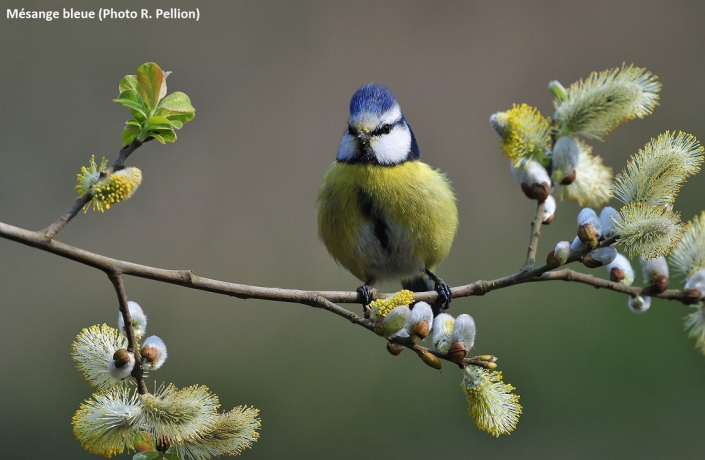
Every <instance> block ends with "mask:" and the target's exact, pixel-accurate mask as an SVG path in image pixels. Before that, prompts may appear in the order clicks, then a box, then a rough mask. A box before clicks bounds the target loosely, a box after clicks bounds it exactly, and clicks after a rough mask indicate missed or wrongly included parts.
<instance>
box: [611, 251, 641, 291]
mask: <svg viewBox="0 0 705 460" xmlns="http://www.w3.org/2000/svg"><path fill="white" fill-rule="evenodd" d="M606 268H607V273H611V272H612V269H613V268H618V269H620V270H622V273H624V279H623V280H622V281H621V282H622V284H626V285H627V286H629V285H631V284H632V283H633V282H634V269H633V268H632V264H631V263H630V262H629V259H627V258H626V257H625V256H623V255H622V254H619V253H617V256H616V257H615V258H614V260H613V261H612V262H611V263H609V264H608V265H606Z"/></svg>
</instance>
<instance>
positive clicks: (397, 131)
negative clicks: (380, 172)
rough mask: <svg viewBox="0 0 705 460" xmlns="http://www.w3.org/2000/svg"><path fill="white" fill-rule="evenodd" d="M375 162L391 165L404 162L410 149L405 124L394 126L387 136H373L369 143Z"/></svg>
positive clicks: (409, 137)
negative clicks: (375, 158)
mask: <svg viewBox="0 0 705 460" xmlns="http://www.w3.org/2000/svg"><path fill="white" fill-rule="evenodd" d="M370 147H372V150H374V153H375V156H376V157H377V161H379V162H380V163H382V164H387V165H392V164H397V163H401V162H402V161H404V160H406V157H407V156H408V155H409V150H410V149H411V134H410V133H409V128H407V126H406V125H405V124H401V125H396V126H394V128H393V129H392V131H391V132H390V133H389V134H382V135H381V136H375V137H373V138H372V141H371V142H370Z"/></svg>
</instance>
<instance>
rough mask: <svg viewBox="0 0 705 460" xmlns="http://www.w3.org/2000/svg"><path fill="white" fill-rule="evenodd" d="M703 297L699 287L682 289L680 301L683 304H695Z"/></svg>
mask: <svg viewBox="0 0 705 460" xmlns="http://www.w3.org/2000/svg"><path fill="white" fill-rule="evenodd" d="M702 299H703V293H702V291H700V290H699V289H694V288H691V289H684V290H683V295H682V296H681V302H683V303H684V304H685V305H695V304H696V303H699V302H700V301H701V300H702Z"/></svg>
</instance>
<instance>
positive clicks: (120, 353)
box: [113, 348, 134, 369]
mask: <svg viewBox="0 0 705 460" xmlns="http://www.w3.org/2000/svg"><path fill="white" fill-rule="evenodd" d="M130 358H132V355H131V354H130V353H128V351H127V350H125V349H124V348H120V349H119V350H117V351H116V352H115V353H113V361H115V367H117V368H118V369H122V368H123V367H125V366H127V365H128V364H129V363H130V361H131V359H130ZM132 359H134V358H132Z"/></svg>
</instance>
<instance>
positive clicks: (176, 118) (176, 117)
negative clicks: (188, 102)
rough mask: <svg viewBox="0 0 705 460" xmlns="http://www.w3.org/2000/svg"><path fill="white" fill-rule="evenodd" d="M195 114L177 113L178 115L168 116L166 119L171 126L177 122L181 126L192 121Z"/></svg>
mask: <svg viewBox="0 0 705 460" xmlns="http://www.w3.org/2000/svg"><path fill="white" fill-rule="evenodd" d="M195 116H196V114H195V113H179V114H174V115H169V116H167V118H168V119H169V121H170V122H171V124H172V125H173V124H174V122H175V121H178V122H179V123H181V124H182V125H183V124H184V123H186V122H187V121H191V120H193V117H195Z"/></svg>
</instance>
